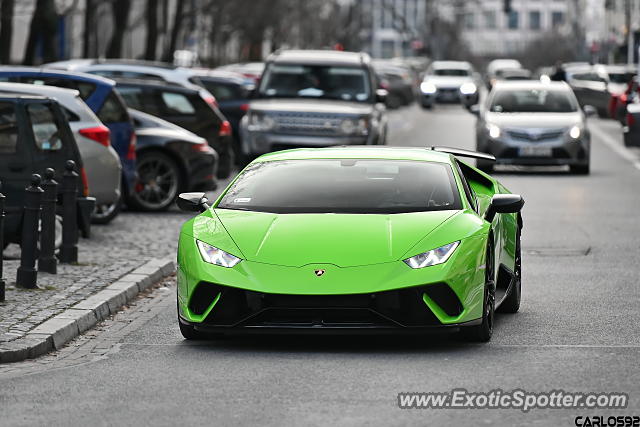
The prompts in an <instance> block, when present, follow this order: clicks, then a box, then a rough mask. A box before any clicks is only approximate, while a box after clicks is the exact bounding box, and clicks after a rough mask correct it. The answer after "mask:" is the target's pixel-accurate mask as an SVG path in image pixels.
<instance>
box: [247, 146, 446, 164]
mask: <svg viewBox="0 0 640 427" xmlns="http://www.w3.org/2000/svg"><path fill="white" fill-rule="evenodd" d="M451 157H452V156H451V155H450V154H448V153H443V152H439V151H434V150H430V149H428V148H426V147H389V146H387V147H380V146H367V145H362V146H357V145H349V146H338V147H327V148H296V149H292V150H284V151H276V152H273V153H268V154H265V155H262V156H260V157H258V158H257V159H256V160H254V161H255V162H268V161H275V160H309V159H386V160H416V161H423V162H436V163H449V164H450V163H451Z"/></svg>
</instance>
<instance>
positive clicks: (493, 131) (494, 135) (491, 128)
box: [487, 123, 502, 139]
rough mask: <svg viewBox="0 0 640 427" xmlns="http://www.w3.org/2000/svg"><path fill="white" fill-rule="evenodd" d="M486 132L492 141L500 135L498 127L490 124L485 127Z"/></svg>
mask: <svg viewBox="0 0 640 427" xmlns="http://www.w3.org/2000/svg"><path fill="white" fill-rule="evenodd" d="M487 132H489V136H490V137H491V138H493V139H496V138H500V135H501V134H502V131H501V130H500V127H498V126H496V125H494V124H491V123H489V124H488V125H487Z"/></svg>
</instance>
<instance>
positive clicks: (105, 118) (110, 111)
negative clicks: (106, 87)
mask: <svg viewBox="0 0 640 427" xmlns="http://www.w3.org/2000/svg"><path fill="white" fill-rule="evenodd" d="M98 118H99V119H100V120H101V121H102V122H103V123H105V124H107V123H119V122H127V121H129V113H127V108H126V107H125V106H124V103H123V102H122V100H121V99H120V98H119V97H118V95H116V94H115V92H113V91H112V92H111V93H110V94H109V96H108V97H107V99H106V100H105V101H104V104H102V107H100V110H99V111H98Z"/></svg>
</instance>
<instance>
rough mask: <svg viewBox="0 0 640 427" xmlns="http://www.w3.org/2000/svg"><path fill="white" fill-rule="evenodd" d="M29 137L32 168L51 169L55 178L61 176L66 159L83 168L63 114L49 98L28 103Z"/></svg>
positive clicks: (36, 170) (39, 169) (36, 171)
mask: <svg viewBox="0 0 640 427" xmlns="http://www.w3.org/2000/svg"><path fill="white" fill-rule="evenodd" d="M25 113H26V116H27V124H28V132H29V133H30V135H29V139H30V140H31V141H32V144H33V147H32V170H33V171H34V172H35V173H39V174H44V171H45V170H46V169H47V168H54V169H55V171H56V179H58V180H60V182H62V181H61V179H62V175H63V173H64V166H65V164H66V162H67V160H73V161H74V162H76V170H77V171H78V172H80V171H81V169H82V164H81V163H80V155H79V154H78V148H77V146H76V143H75V139H74V138H73V135H72V134H71V131H70V129H69V125H68V123H67V122H66V119H65V117H64V113H62V110H61V109H60V107H59V106H58V105H57V104H54V103H53V102H52V101H43V102H31V103H29V104H28V105H27V106H26V107H25Z"/></svg>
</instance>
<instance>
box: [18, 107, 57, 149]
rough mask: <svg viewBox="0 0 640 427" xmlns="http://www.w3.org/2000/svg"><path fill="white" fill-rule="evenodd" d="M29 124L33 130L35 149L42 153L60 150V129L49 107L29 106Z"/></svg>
mask: <svg viewBox="0 0 640 427" xmlns="http://www.w3.org/2000/svg"><path fill="white" fill-rule="evenodd" d="M27 114H28V115H29V122H30V123H31V129H32V130H33V137H34V140H35V143H36V147H37V148H38V149H39V150H42V151H56V150H60V149H61V148H62V140H61V139H60V129H59V128H58V124H57V123H56V119H55V114H54V112H53V110H52V109H51V106H50V105H47V104H30V105H28V106H27Z"/></svg>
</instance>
